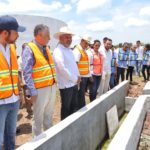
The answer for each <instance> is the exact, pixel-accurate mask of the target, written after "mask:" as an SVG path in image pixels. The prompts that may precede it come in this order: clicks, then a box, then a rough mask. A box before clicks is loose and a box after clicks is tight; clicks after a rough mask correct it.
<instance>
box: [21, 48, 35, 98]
mask: <svg viewBox="0 0 150 150" xmlns="http://www.w3.org/2000/svg"><path fill="white" fill-rule="evenodd" d="M34 62H35V60H34V55H33V53H32V50H31V49H30V48H29V47H28V46H25V47H24V49H23V51H22V67H23V68H22V69H23V76H24V80H25V83H26V86H27V89H28V90H29V94H30V96H35V95H37V90H36V88H35V86H34V82H33V79H32V66H33V65H34Z"/></svg>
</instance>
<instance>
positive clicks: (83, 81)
mask: <svg viewBox="0 0 150 150" xmlns="http://www.w3.org/2000/svg"><path fill="white" fill-rule="evenodd" d="M87 81H88V78H87V77H82V78H81V82H80V87H79V90H78V109H80V108H82V107H84V106H85V91H86V85H87Z"/></svg>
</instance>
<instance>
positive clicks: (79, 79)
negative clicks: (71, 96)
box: [77, 76, 81, 84]
mask: <svg viewBox="0 0 150 150" xmlns="http://www.w3.org/2000/svg"><path fill="white" fill-rule="evenodd" d="M80 82H81V77H80V76H78V80H77V84H80Z"/></svg>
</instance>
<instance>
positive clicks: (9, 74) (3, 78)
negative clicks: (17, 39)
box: [0, 44, 19, 100]
mask: <svg viewBox="0 0 150 150" xmlns="http://www.w3.org/2000/svg"><path fill="white" fill-rule="evenodd" d="M18 82H19V80H18V63H17V55H16V48H15V45H14V44H10V66H9V65H8V62H7V60H6V58H5V56H4V55H3V53H2V51H0V100H2V99H4V98H8V97H11V96H12V95H13V94H15V95H19V90H18Z"/></svg>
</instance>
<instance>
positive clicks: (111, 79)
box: [109, 73, 117, 89]
mask: <svg viewBox="0 0 150 150" xmlns="http://www.w3.org/2000/svg"><path fill="white" fill-rule="evenodd" d="M116 85H117V81H116V77H115V74H114V73H112V74H111V77H110V82H109V86H110V89H112V88H114V87H115V86H116Z"/></svg>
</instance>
